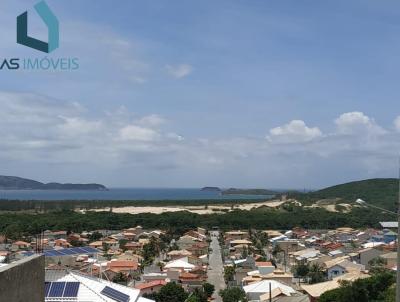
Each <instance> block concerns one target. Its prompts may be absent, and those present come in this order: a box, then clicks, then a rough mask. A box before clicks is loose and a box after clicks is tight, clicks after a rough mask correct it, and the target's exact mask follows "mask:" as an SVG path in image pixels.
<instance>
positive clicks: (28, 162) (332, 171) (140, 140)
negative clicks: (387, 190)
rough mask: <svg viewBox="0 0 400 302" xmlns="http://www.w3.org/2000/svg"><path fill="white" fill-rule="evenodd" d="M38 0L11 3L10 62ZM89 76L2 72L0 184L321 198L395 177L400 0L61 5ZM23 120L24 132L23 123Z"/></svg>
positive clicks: (64, 28) (4, 51)
mask: <svg viewBox="0 0 400 302" xmlns="http://www.w3.org/2000/svg"><path fill="white" fill-rule="evenodd" d="M35 3H36V1H11V0H10V1H9V0H6V1H4V0H3V1H1V4H0V5H1V11H0V34H1V36H2V42H1V43H0V56H1V57H2V58H10V57H15V56H17V57H42V56H43V55H42V53H38V52H37V51H35V50H31V49H29V48H26V47H23V46H21V45H17V44H16V43H15V18H16V16H17V15H18V14H20V13H21V12H23V11H25V10H28V11H29V13H30V14H29V22H30V27H29V30H30V33H32V34H34V35H35V37H38V38H45V37H46V29H45V28H44V25H43V24H42V23H41V22H40V20H39V19H38V17H37V16H36V15H35V13H34V11H32V7H33V5H34V4H35ZM47 3H48V5H49V6H50V7H51V8H52V10H53V11H54V12H55V13H56V15H57V16H58V19H59V20H60V26H61V33H60V35H61V37H60V39H61V40H60V41H61V45H60V48H59V49H58V50H56V51H55V52H53V53H52V54H50V55H49V57H53V58H58V57H77V58H79V62H80V70H79V71H71V72H48V71H36V72H21V71H18V72H9V71H4V70H2V71H1V72H0V104H1V105H2V107H3V113H2V114H1V113H0V117H1V116H2V117H3V119H2V121H0V134H2V135H3V137H4V138H5V139H3V142H2V143H0V145H1V144H2V151H1V152H0V164H1V166H2V167H3V171H2V172H1V173H2V174H7V175H20V176H25V177H31V178H36V179H39V180H43V181H50V180H57V181H77V182H78V181H81V182H89V181H96V182H102V183H105V184H106V185H109V186H133V187H135V186H147V187H152V186H153V187H154V186H161V187H164V186H165V187H197V186H203V185H219V186H239V187H241V186H242V187H274V188H276V187H281V188H287V187H296V188H302V187H306V188H316V187H321V186H326V185H330V184H336V183H339V182H346V181H348V180H353V179H362V178H369V177H391V176H395V175H396V167H395V164H396V156H397V154H398V153H399V151H398V150H399V147H400V144H399V142H400V135H399V133H400V118H398V117H399V116H400V110H399V108H400V106H399V104H398V103H399V101H398V99H399V89H398V86H399V85H398V81H399V77H398V70H399V67H400V60H399V53H400V43H399V41H400V35H399V33H400V21H399V20H400V18H399V17H400V16H399V14H400V13H399V12H400V10H399V8H400V4H399V3H398V2H397V3H396V2H395V1H379V2H378V1H351V2H349V1H316V0H314V1H295V0H293V1H253V0H251V1H211V0H210V1H190V2H189V1H183V0H182V1H118V2H117V3H116V2H115V1H103V0H96V1H77V0H72V1H60V0H59V1H55V0H48V1H47ZM21 119H24V122H22V124H21Z"/></svg>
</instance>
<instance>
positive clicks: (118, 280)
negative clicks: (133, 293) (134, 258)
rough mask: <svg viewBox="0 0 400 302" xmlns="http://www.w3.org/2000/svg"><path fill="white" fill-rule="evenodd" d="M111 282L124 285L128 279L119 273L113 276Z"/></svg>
mask: <svg viewBox="0 0 400 302" xmlns="http://www.w3.org/2000/svg"><path fill="white" fill-rule="evenodd" d="M112 281H113V282H115V283H123V284H126V283H127V282H128V277H127V276H126V275H125V274H124V273H123V272H119V273H117V274H116V275H115V276H114V278H113V279H112Z"/></svg>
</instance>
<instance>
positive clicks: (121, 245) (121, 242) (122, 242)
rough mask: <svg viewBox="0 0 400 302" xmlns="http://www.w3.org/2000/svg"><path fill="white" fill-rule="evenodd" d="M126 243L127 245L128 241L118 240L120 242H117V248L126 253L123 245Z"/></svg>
mask: <svg viewBox="0 0 400 302" xmlns="http://www.w3.org/2000/svg"><path fill="white" fill-rule="evenodd" d="M127 243H128V240H126V239H120V240H119V241H118V244H119V248H120V249H121V250H123V251H124V252H125V251H126V248H125V245H126V244H127Z"/></svg>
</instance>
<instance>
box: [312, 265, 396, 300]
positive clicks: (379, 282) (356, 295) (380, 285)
mask: <svg viewBox="0 0 400 302" xmlns="http://www.w3.org/2000/svg"><path fill="white" fill-rule="evenodd" d="M395 280H396V279H395V276H394V274H393V273H392V272H383V273H380V274H376V275H373V276H372V277H370V278H365V279H357V280H355V281H354V282H342V283H341V286H340V287H339V288H337V289H334V290H331V291H327V292H325V293H324V294H322V295H321V297H320V299H319V300H318V301H319V302H361V301H387V302H390V301H394V290H393V286H392V285H393V284H394V282H395Z"/></svg>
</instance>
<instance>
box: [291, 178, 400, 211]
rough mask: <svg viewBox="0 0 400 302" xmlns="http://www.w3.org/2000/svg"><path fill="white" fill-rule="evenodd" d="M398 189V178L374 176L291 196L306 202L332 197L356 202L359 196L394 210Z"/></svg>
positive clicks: (347, 201) (342, 200)
mask: <svg viewBox="0 0 400 302" xmlns="http://www.w3.org/2000/svg"><path fill="white" fill-rule="evenodd" d="M398 191H399V181H398V179H395V178H374V179H367V180H361V181H353V182H349V183H344V184H340V185H336V186H332V187H328V188H324V189H321V190H318V191H315V192H309V193H305V194H299V193H293V194H290V196H292V197H294V198H296V199H298V200H300V201H302V202H303V203H305V204H310V203H313V202H315V201H317V200H321V199H331V198H340V199H341V201H340V202H346V203H354V202H355V201H356V200H357V198H361V199H363V200H365V201H366V202H369V203H371V204H374V205H377V206H381V207H385V208H387V209H390V210H394V209H396V203H397V198H398Z"/></svg>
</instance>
